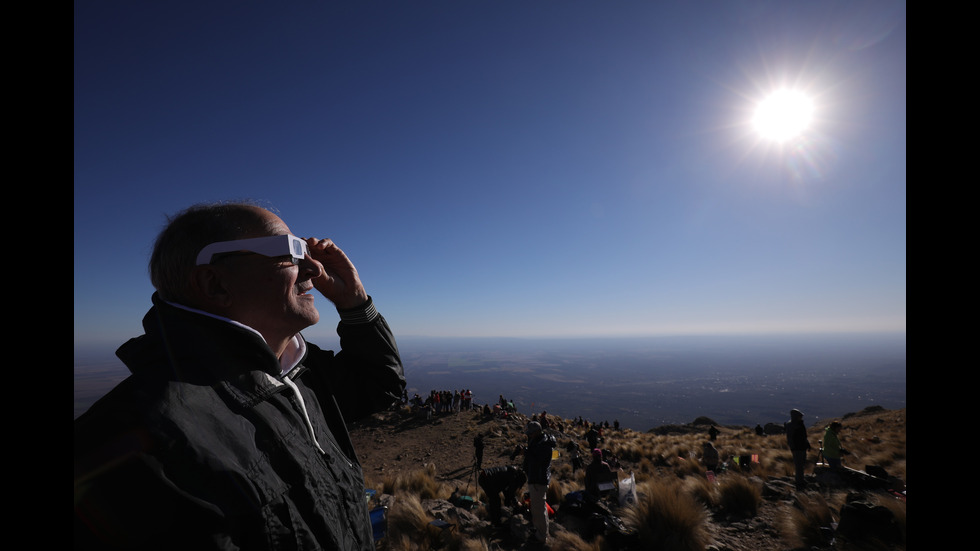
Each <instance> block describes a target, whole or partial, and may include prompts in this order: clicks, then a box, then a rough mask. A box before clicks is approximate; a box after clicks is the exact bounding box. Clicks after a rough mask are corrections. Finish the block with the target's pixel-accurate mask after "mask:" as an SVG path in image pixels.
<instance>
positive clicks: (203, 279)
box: [191, 264, 231, 312]
mask: <svg viewBox="0 0 980 551" xmlns="http://www.w3.org/2000/svg"><path fill="white" fill-rule="evenodd" d="M224 276H225V272H224V271H222V270H220V269H218V268H216V267H215V266H211V265H208V264H205V265H203V266H195V267H194V270H193V271H192V272H191V292H192V293H193V295H194V298H195V301H196V302H197V303H198V304H197V305H196V307H198V308H200V309H202V310H204V311H206V312H215V311H221V310H224V309H226V308H228V307H229V306H230V305H231V293H230V292H229V289H228V287H227V285H226V284H225V279H224Z"/></svg>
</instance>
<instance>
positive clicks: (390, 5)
mask: <svg viewBox="0 0 980 551" xmlns="http://www.w3.org/2000/svg"><path fill="white" fill-rule="evenodd" d="M74 8H75V19H74V31H75V32H74V188H73V189H74V205H75V209H74V280H73V281H74V342H75V345H76V350H78V349H80V348H81V347H85V346H88V345H90V344H96V343H97V344H99V345H100V346H106V347H108V346H113V347H114V346H118V345H119V344H121V343H122V342H123V341H125V340H126V339H128V338H131V337H133V336H136V335H138V334H140V333H141V332H142V329H141V326H140V320H141V319H142V316H143V315H144V314H145V312H146V310H147V309H148V308H149V306H150V295H151V293H152V288H151V286H150V283H149V278H148V277H147V273H146V262H147V258H148V255H149V250H150V247H151V246H152V242H153V239H154V237H155V235H156V233H157V232H158V231H159V229H160V228H161V226H162V225H163V223H164V221H165V216H166V215H167V214H172V213H174V212H176V211H177V210H179V209H181V208H184V207H186V206H188V205H190V204H192V203H197V202H203V201H216V200H228V199H240V198H250V199H256V200H259V201H263V202H265V203H266V204H268V205H269V206H271V207H273V208H275V209H277V210H278V211H279V213H280V214H281V215H282V217H283V218H284V220H285V221H286V222H287V223H288V224H289V225H290V227H291V228H292V230H293V231H294V233H296V234H298V235H317V236H321V237H330V238H332V239H334V240H335V241H336V242H337V243H338V244H339V245H340V246H341V247H342V248H343V249H344V250H345V251H346V252H347V253H348V254H349V255H350V257H351V258H352V260H353V261H354V263H355V265H356V266H357V268H358V270H359V272H360V274H361V276H362V278H363V280H364V282H365V286H366V288H367V290H368V292H369V293H370V294H371V295H372V296H373V297H374V298H375V300H376V303H377V305H378V307H379V309H380V311H381V312H382V313H383V314H384V315H385V317H386V318H387V319H388V321H389V322H390V324H391V326H392V327H393V329H394V331H395V333H396V336H399V337H403V336H404V337H411V336H418V337H474V336H475V337H566V338H582V337H591V336H600V337H611V336H635V335H689V334H760V333H827V332H855V333H869V334H870V333H876V332H900V333H904V332H905V330H906V292H907V291H906V289H907V283H906V109H907V106H906V105H907V104H906V53H905V52H906V6H905V2H889V1H856V2H852V1H828V2H819V3H778V2H764V1H754V0H749V1H746V2H722V1H718V2H707V3H656V2H634V1H626V2H617V3H604V2H580V1H571V2H561V3H548V2H521V3H501V2H493V1H489V0H476V1H473V2H452V1H448V0H433V1H431V2H413V3H405V2H389V1H379V2H355V3H336V2H327V3H313V4H296V5H278V4H269V3H256V4H243V3H240V2H225V1H218V2H205V3H201V2H189V1H187V0H177V1H175V2H166V3H146V2H76V3H75V4H74ZM783 90H787V91H790V92H792V93H791V94H790V95H791V96H792V97H794V98H802V99H804V100H805V101H803V102H801V103H799V104H797V105H803V106H806V109H807V111H806V112H805V113H803V112H798V114H799V115H800V116H799V117H794V120H797V121H800V122H799V124H797V125H795V126H793V127H792V128H789V129H787V128H773V127H772V126H769V127H768V128H769V129H768V130H766V131H765V132H763V131H762V130H761V127H760V126H759V125H758V124H757V121H758V118H759V116H758V113H759V112H760V106H761V105H762V104H763V103H764V102H765V101H766V99H767V98H770V97H772V96H773V95H774V94H777V93H778V92H780V91H783ZM770 120H771V119H770ZM775 120H777V121H778V120H779V117H778V116H777V117H776V119H775ZM318 305H319V307H320V310H321V314H322V320H321V322H320V324H319V325H317V326H315V327H313V328H310V329H309V330H307V331H305V334H306V335H307V336H308V337H309V339H310V340H311V341H313V342H317V343H324V342H326V343H327V344H329V343H330V342H333V339H335V338H336V337H335V335H334V327H335V325H336V317H335V314H333V313H332V311H331V310H332V308H331V307H330V305H329V304H328V303H327V301H326V300H319V301H318ZM76 358H77V354H76ZM76 361H77V360H76Z"/></svg>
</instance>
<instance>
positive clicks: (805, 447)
mask: <svg viewBox="0 0 980 551" xmlns="http://www.w3.org/2000/svg"><path fill="white" fill-rule="evenodd" d="M786 442H787V443H788V444H789V449H790V451H792V452H793V465H794V467H796V488H797V489H803V488H805V487H806V480H805V479H804V478H803V470H804V469H805V467H806V452H807V451H809V450H810V442H809V441H808V440H807V439H806V425H804V424H803V412H802V411H800V410H798V409H794V410H792V411H790V412H789V421H787V422H786Z"/></svg>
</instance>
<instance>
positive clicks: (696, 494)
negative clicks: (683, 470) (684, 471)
mask: <svg viewBox="0 0 980 551" xmlns="http://www.w3.org/2000/svg"><path fill="white" fill-rule="evenodd" d="M681 485H682V487H683V490H684V493H686V494H687V495H689V496H691V497H692V498H694V500H695V501H697V502H698V503H700V504H702V505H704V506H705V507H708V508H711V507H714V506H715V505H717V503H718V486H717V485H716V484H713V483H711V482H709V481H708V479H707V478H704V477H700V476H689V477H687V478H685V479H683V480H682V481H681Z"/></svg>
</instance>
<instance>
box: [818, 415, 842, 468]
mask: <svg viewBox="0 0 980 551" xmlns="http://www.w3.org/2000/svg"><path fill="white" fill-rule="evenodd" d="M840 429H841V424H840V421H834V422H832V423H831V424H830V425H829V426H828V427H827V428H826V429H825V430H824V432H823V457H824V459H826V460H827V463H829V464H830V468H832V469H834V470H836V469H839V468H840V466H841V456H842V455H844V453H845V452H844V449H843V448H842V447H841V445H840V437H839V434H840Z"/></svg>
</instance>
